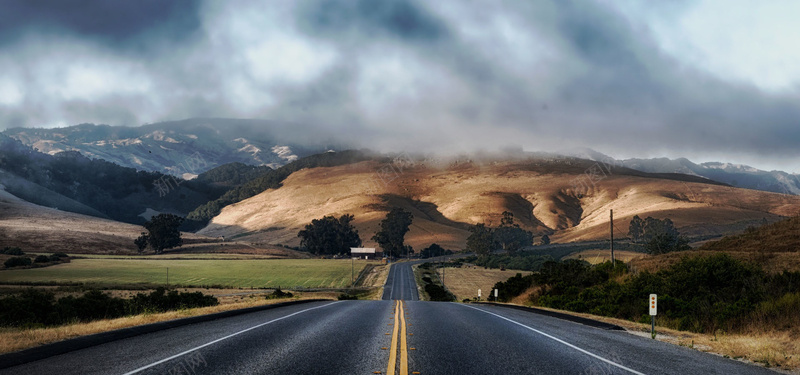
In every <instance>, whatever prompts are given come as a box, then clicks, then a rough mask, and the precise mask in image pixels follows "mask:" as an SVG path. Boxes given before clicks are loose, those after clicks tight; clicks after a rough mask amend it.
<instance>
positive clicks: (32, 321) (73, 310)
mask: <svg viewBox="0 0 800 375" xmlns="http://www.w3.org/2000/svg"><path fill="white" fill-rule="evenodd" d="M217 304H219V301H218V300H217V299H216V298H215V297H214V296H209V295H204V294H203V293H201V292H193V293H180V292H177V291H174V290H171V291H169V292H167V291H166V289H164V288H158V289H156V290H155V291H153V292H151V293H149V294H145V293H139V294H137V295H135V296H133V297H132V298H130V299H122V298H117V297H111V296H109V295H108V294H105V293H103V292H101V291H99V290H90V291H88V292H86V293H84V294H83V295H82V296H78V297H74V296H67V297H61V298H58V299H56V298H55V295H54V294H53V293H51V292H46V291H41V290H37V289H28V290H25V291H23V292H22V293H20V294H19V295H14V296H9V297H5V298H0V324H2V325H3V326H7V327H42V326H57V325H62V324H70V323H74V322H89V321H92V320H99V319H114V318H119V317H122V316H127V315H137V314H142V313H145V312H165V311H171V310H178V309H186V308H194V307H205V306H215V305H217Z"/></svg>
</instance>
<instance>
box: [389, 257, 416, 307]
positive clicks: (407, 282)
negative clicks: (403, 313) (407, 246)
mask: <svg viewBox="0 0 800 375" xmlns="http://www.w3.org/2000/svg"><path fill="white" fill-rule="evenodd" d="M418 263H422V262H421V261H414V262H398V263H394V264H392V267H391V268H389V276H388V277H387V278H386V284H385V285H384V286H383V297H382V298H381V299H383V300H384V301H390V300H404V301H419V291H417V283H416V281H415V280H414V272H413V271H412V269H411V267H412V266H413V265H415V264H418Z"/></svg>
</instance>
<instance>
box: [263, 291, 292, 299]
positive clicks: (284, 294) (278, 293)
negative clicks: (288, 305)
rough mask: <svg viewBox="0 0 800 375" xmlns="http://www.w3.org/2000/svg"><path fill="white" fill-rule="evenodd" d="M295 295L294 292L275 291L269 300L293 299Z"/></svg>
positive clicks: (268, 297)
mask: <svg viewBox="0 0 800 375" xmlns="http://www.w3.org/2000/svg"><path fill="white" fill-rule="evenodd" d="M292 297H294V294H292V292H284V291H282V290H281V288H278V289H275V290H274V291H273V292H272V293H270V294H268V295H267V299H278V298H292Z"/></svg>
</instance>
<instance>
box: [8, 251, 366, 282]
mask: <svg viewBox="0 0 800 375" xmlns="http://www.w3.org/2000/svg"><path fill="white" fill-rule="evenodd" d="M366 265H367V263H366V261H363V260H362V261H356V263H355V275H356V277H358V273H359V272H360V271H361V269H363V268H364V267H365V266H366ZM167 268H169V284H170V285H180V286H211V285H220V286H224V287H233V288H240V287H241V288H244V287H247V288H250V287H254V288H275V287H279V286H280V287H282V288H285V289H292V288H296V287H303V288H345V287H348V286H349V285H350V275H351V264H350V260H345V259H342V260H329V259H250V260H183V259H169V260H166V259H147V258H144V259H74V260H73V261H72V262H71V263H64V264H59V265H55V266H50V267H44V268H32V269H19V270H8V271H0V284H3V283H6V284H17V283H36V284H49V283H52V284H66V283H85V284H98V285H130V284H153V285H163V284H165V283H166V282H167Z"/></svg>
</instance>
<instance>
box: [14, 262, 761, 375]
mask: <svg viewBox="0 0 800 375" xmlns="http://www.w3.org/2000/svg"><path fill="white" fill-rule="evenodd" d="M410 271H411V268H410V264H408V263H398V264H395V265H393V266H392V269H391V271H390V274H389V279H387V285H386V287H385V293H384V298H390V299H394V300H392V301H389V300H385V301H331V302H312V303H306V304H299V305H293V306H285V307H280V308H275V309H271V310H265V311H261V312H253V313H248V314H244V315H239V316H235V317H230V318H226V319H219V320H214V321H209V322H204V323H198V324H193V325H187V326H183V327H178V328H173V329H169V330H164V331H159V332H155V333H150V334H145V335H140V336H136V337H132V338H128V339H123V340H117V341H113V342H109V343H106V344H102V345H98V346H94V347H91V348H87V349H82V350H76V351H73V352H69V353H66V354H63V355H58V356H54V357H50V358H47V359H43V360H40V361H36V362H32V363H28V364H25V365H21V366H16V367H12V368H7V369H5V370H0V374H15V375H16V374H59V375H68V374H365V375H366V374H375V373H381V374H387V373H392V371H394V373H395V374H403V375H409V374H417V373H418V374H459V375H461V374H503V375H506V374H774V373H773V372H772V371H770V370H767V369H764V368H761V367H757V366H754V365H750V364H745V363H741V362H737V361H734V360H730V359H725V358H722V357H719V356H715V355H709V354H705V353H701V352H698V351H695V350H691V349H688V348H684V347H678V346H674V345H669V344H665V343H662V342H659V341H655V340H650V339H648V338H643V337H639V336H635V335H632V334H629V333H626V332H624V331H608V330H603V329H598V328H593V327H589V326H586V325H581V324H578V323H574V322H570V321H564V320H560V319H556V318H552V317H547V316H542V315H538V314H533V313H530V312H526V311H520V310H514V309H509V308H504V307H497V306H487V305H468V304H461V303H442V302H427V301H418V300H417V299H418V295H417V294H416V287H415V285H414V278H413V275H412V274H411V273H410ZM387 293H388V295H387ZM399 300H405V301H399Z"/></svg>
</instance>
